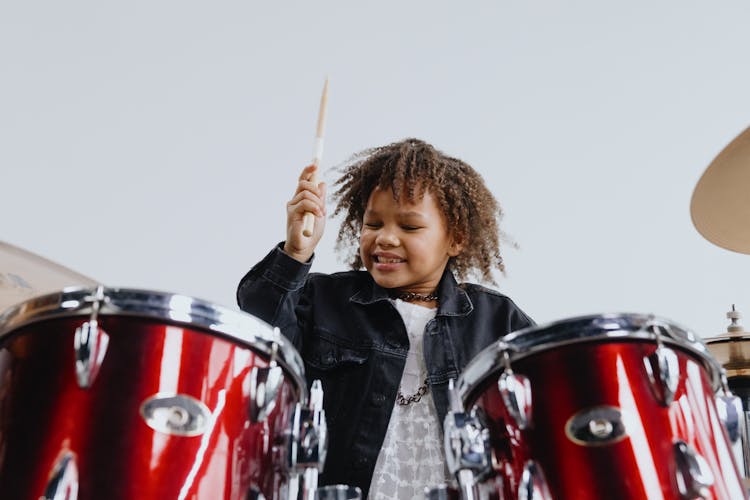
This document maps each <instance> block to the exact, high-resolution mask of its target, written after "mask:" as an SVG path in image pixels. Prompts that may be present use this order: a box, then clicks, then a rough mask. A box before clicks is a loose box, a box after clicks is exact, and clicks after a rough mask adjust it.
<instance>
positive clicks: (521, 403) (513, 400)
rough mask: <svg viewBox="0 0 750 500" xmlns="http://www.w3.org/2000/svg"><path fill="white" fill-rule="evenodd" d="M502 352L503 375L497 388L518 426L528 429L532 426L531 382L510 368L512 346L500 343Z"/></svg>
mask: <svg viewBox="0 0 750 500" xmlns="http://www.w3.org/2000/svg"><path fill="white" fill-rule="evenodd" d="M498 344H499V345H500V346H501V347H500V349H501V350H502V357H503V366H504V369H503V373H502V374H501V375H500V378H499V379H498V381H497V388H498V390H499V391H500V395H501V396H502V398H503V403H505V407H506V408H507V409H508V412H509V413H510V414H511V416H512V417H513V419H514V420H515V421H516V425H518V427H519V428H520V429H526V428H528V427H529V426H530V425H531V381H530V380H529V378H528V377H525V376H524V375H518V374H516V373H513V369H512V368H511V367H510V354H509V350H510V346H508V345H507V344H505V343H503V342H502V341H501V342H499V343H498Z"/></svg>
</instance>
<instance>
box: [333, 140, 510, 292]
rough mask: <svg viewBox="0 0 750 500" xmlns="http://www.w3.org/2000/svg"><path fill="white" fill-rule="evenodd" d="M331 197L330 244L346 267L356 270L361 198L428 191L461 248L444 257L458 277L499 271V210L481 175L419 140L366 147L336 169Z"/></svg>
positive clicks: (363, 207) (412, 197) (484, 275)
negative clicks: (337, 220) (334, 226)
mask: <svg viewBox="0 0 750 500" xmlns="http://www.w3.org/2000/svg"><path fill="white" fill-rule="evenodd" d="M340 171H341V173H342V175H341V177H340V178H339V179H338V180H337V181H336V182H335V186H336V187H337V188H338V189H337V190H336V192H335V193H334V195H333V197H334V200H335V202H336V208H335V210H334V216H336V215H338V214H340V213H343V214H345V217H344V220H343V222H342V223H341V227H340V228H339V233H338V237H337V239H336V248H337V249H338V250H344V251H345V252H347V254H348V255H347V257H346V259H347V260H348V262H349V264H350V266H351V268H352V269H361V268H362V258H361V256H360V255H359V234H360V231H361V230H362V220H363V218H364V214H365V210H366V207H367V202H368V200H369V198H370V194H371V193H372V191H373V190H374V189H376V188H379V189H385V190H387V189H391V190H392V191H393V197H394V199H395V200H400V199H401V196H402V195H405V196H406V197H407V199H408V200H415V199H421V198H422V196H423V195H424V192H425V191H429V192H430V193H431V194H432V195H433V196H434V197H435V199H436V201H437V203H438V207H439V208H440V210H441V211H442V213H443V214H444V215H445V218H446V223H447V227H448V232H449V234H450V235H451V236H452V237H453V238H455V239H456V240H457V241H460V242H461V243H462V244H463V250H462V251H461V253H460V254H459V255H457V256H455V257H451V258H450V259H449V261H448V267H449V268H450V269H451V270H452V271H453V272H454V273H455V274H456V276H457V277H458V278H459V279H460V280H466V279H467V278H468V277H469V276H471V275H476V276H477V277H479V278H481V279H482V280H484V281H486V282H489V283H493V284H494V283H495V280H494V279H493V277H492V271H493V269H499V270H500V271H501V272H503V273H504V271H505V267H504V265H503V259H502V256H501V255H500V234H501V233H500V230H499V222H500V219H501V218H502V209H501V208H500V205H499V204H498V202H497V200H496V199H495V197H494V196H493V195H492V193H491V192H490V190H489V189H487V186H485V184H484V180H483V179H482V177H481V176H480V175H479V174H478V173H477V172H476V171H475V170H474V169H473V168H472V167H471V166H470V165H468V164H467V163H465V162H463V161H461V160H458V159H456V158H452V157H450V156H447V155H445V154H444V153H442V152H441V151H438V150H437V149H435V148H434V147H433V146H431V145H430V144H427V143H426V142H424V141H421V140H419V139H412V138H410V139H404V140H402V141H399V142H394V143H392V144H389V145H387V146H381V147H376V148H371V149H366V150H364V151H361V152H360V153H357V154H355V155H354V156H352V157H351V158H350V159H349V160H348V161H347V162H345V163H344V164H343V166H341V167H340Z"/></svg>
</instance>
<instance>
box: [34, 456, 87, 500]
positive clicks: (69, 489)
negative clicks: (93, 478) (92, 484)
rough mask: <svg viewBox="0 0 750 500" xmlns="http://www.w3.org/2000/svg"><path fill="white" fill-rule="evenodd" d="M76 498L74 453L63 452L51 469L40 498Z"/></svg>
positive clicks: (76, 483) (71, 499)
mask: <svg viewBox="0 0 750 500" xmlns="http://www.w3.org/2000/svg"><path fill="white" fill-rule="evenodd" d="M77 498H78V467H76V460H75V455H73V454H72V453H70V452H67V453H65V454H64V455H63V456H62V457H61V458H60V460H58V461H57V463H56V464H55V467H54V468H53V469H52V473H51V474H50V478H49V481H48V482H47V487H46V488H45V489H44V495H42V497H41V499H40V500H76V499H77Z"/></svg>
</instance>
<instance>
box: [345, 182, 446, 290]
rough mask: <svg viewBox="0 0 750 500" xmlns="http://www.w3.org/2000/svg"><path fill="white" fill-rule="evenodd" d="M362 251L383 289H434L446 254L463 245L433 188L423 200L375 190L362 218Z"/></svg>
mask: <svg viewBox="0 0 750 500" xmlns="http://www.w3.org/2000/svg"><path fill="white" fill-rule="evenodd" d="M359 251H360V256H361V257H362V262H363V263H364V265H365V268H366V269H367V270H368V271H369V272H370V274H371V275H372V277H373V278H374V279H375V282H376V283H377V284H378V285H380V286H382V287H383V288H395V289H398V290H399V291H403V292H415V293H423V294H426V293H430V292H432V291H434V290H435V289H436V288H437V285H438V283H439V282H440V278H441V276H442V275H443V270H444V269H445V266H446V264H447V263H448V258H449V257H453V256H456V255H458V253H459V252H460V251H461V246H460V245H458V244H457V243H455V242H454V241H453V238H451V237H450V235H449V233H448V229H447V227H446V222H445V216H444V215H443V213H442V211H441V210H440V208H439V207H438V204H437V201H436V200H435V198H434V197H433V196H432V194H431V193H430V192H429V191H425V193H424V196H423V197H422V199H421V200H413V201H409V200H408V199H406V197H405V196H401V200H399V201H398V202H396V200H394V199H393V192H392V191H391V190H390V189H388V190H380V189H375V190H374V191H373V192H372V194H371V195H370V199H369V200H368V202H367V208H366V210H365V215H364V220H363V221H362V233H361V234H360V238H359Z"/></svg>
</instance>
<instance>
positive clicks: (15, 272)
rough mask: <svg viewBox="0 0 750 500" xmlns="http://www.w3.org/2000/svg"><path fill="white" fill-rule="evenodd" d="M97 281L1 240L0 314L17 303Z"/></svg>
mask: <svg viewBox="0 0 750 500" xmlns="http://www.w3.org/2000/svg"><path fill="white" fill-rule="evenodd" d="M96 284H97V282H96V281H94V280H92V279H91V278H88V277H86V276H84V275H82V274H79V273H77V272H75V271H73V270H71V269H68V268H67V267H64V266H61V265H60V264H56V263H54V262H52V261H51V260H48V259H45V258H44V257H41V256H39V255H36V254H34V253H31V252H29V251H27V250H22V249H20V248H18V247H16V246H13V245H10V244H8V243H5V242H2V241H0V313H2V311H3V310H5V309H6V308H8V307H9V306H11V305H13V304H16V303H18V302H23V301H24V300H26V299H28V298H30V297H33V296H35V295H41V294H45V293H51V292H55V291H58V290H62V289H63V288H65V287H66V286H73V285H83V286H91V285H96Z"/></svg>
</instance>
